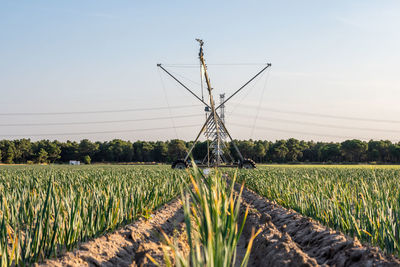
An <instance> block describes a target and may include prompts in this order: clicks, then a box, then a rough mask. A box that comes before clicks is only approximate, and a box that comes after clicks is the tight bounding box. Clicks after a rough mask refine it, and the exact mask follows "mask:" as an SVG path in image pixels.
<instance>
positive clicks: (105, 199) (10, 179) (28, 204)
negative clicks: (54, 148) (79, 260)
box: [0, 166, 182, 266]
mask: <svg viewBox="0 0 400 267" xmlns="http://www.w3.org/2000/svg"><path fill="white" fill-rule="evenodd" d="M179 175H181V173H180V172H177V171H172V170H170V169H169V168H167V167H137V166H135V167H132V166H100V167H90V166H81V167H67V166H64V167H63V166H50V167H49V166H32V167H16V166H9V167H2V168H1V169H0V193H1V194H0V260H1V266H8V265H11V264H20V265H29V264H30V263H32V262H36V261H39V260H42V259H44V258H47V257H52V256H57V255H59V253H60V252H62V251H65V250H70V249H72V248H73V247H74V246H75V245H76V244H77V243H78V242H81V241H85V240H87V239H88V238H92V237H96V236H99V235H101V234H104V233H105V232H108V231H112V230H114V229H115V228H117V227H118V226H121V225H124V224H127V223H129V222H132V221H133V220H135V219H137V218H138V217H140V216H144V217H148V216H150V214H151V212H152V211H153V210H154V209H156V208H157V207H159V206H160V205H162V204H164V203H166V202H167V201H169V200H171V199H172V198H174V197H175V196H176V195H177V194H178V193H179V192H180V188H181V183H182V179H181V178H180V177H178V176H179Z"/></svg>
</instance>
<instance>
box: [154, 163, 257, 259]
mask: <svg viewBox="0 0 400 267" xmlns="http://www.w3.org/2000/svg"><path fill="white" fill-rule="evenodd" d="M189 177H190V183H188V184H187V185H186V187H185V190H182V193H181V197H182V202H183V208H184V214H185V224H186V234H187V239H188V246H189V252H188V255H184V253H182V252H181V251H180V250H179V247H178V246H177V245H175V244H174V241H173V240H171V239H170V238H169V237H168V236H167V235H165V234H164V238H165V240H166V243H167V245H168V247H169V248H170V249H171V251H172V254H173V257H174V262H175V266H178V267H179V266H199V267H200V266H202V267H203V266H215V267H225V266H236V265H235V260H236V249H237V244H238V241H239V238H240V236H241V233H242V230H243V227H244V224H245V222H246V218H247V213H248V210H247V209H246V212H245V215H244V217H243V218H242V221H241V223H240V224H239V212H240V202H241V195H242V190H243V186H242V188H241V191H240V192H238V193H236V192H235V190H234V183H235V180H236V175H233V176H232V177H233V178H232V180H231V181H230V182H229V183H227V180H226V179H225V178H224V177H223V176H222V174H221V172H220V171H218V170H214V171H213V173H212V174H211V175H208V176H203V174H202V173H201V172H200V171H199V170H198V169H197V168H196V167H194V170H193V172H192V173H189ZM258 234H259V232H257V233H254V229H253V233H252V235H251V237H250V240H249V243H248V246H247V250H246V253H245V256H244V258H243V261H242V262H241V265H240V266H246V265H247V263H248V260H249V256H250V250H251V247H252V243H253V240H254V238H255V237H256V236H257V235H258ZM164 256H165V264H166V265H167V266H172V262H173V261H172V260H171V259H170V257H169V256H168V252H167V250H166V249H164ZM149 258H150V260H152V261H153V263H156V262H155V260H154V259H152V258H151V257H149ZM156 264H157V263H156Z"/></svg>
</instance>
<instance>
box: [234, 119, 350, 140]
mask: <svg viewBox="0 0 400 267" xmlns="http://www.w3.org/2000/svg"><path fill="white" fill-rule="evenodd" d="M230 124H231V125H234V126H238V127H244V128H249V127H251V125H244V124H238V123H230ZM257 129H259V130H267V131H275V132H282V133H291V134H293V133H295V134H304V135H311V136H320V137H334V138H343V139H358V138H357V137H352V136H341V135H330V134H317V133H310V132H302V131H288V130H284V129H278V128H271V127H257Z"/></svg>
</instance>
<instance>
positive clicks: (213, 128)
mask: <svg viewBox="0 0 400 267" xmlns="http://www.w3.org/2000/svg"><path fill="white" fill-rule="evenodd" d="M196 41H198V42H199V45H200V51H199V60H200V68H201V78H202V79H203V78H204V81H205V83H206V85H207V92H208V101H207V102H206V101H204V99H203V98H200V97H199V96H198V95H196V94H195V93H194V92H193V91H192V90H191V89H189V88H188V87H187V86H186V85H185V84H183V83H182V82H181V81H180V80H178V79H177V78H176V77H175V76H174V75H172V74H171V73H170V72H169V71H168V70H166V69H165V68H164V67H163V66H162V64H157V66H158V67H159V68H160V69H162V70H163V71H164V72H165V73H167V74H168V75H169V76H170V77H171V78H173V79H174V80H175V81H176V82H178V83H179V84H180V85H181V86H182V87H183V88H185V89H186V90H187V91H188V92H189V93H191V94H192V95H193V96H194V97H195V98H196V99H198V100H199V101H200V102H202V103H203V104H204V105H205V110H206V111H207V113H208V114H207V116H206V121H205V122H204V124H203V126H202V127H201V129H200V131H199V133H198V134H197V136H196V139H195V141H194V142H193V144H192V146H191V147H190V149H189V151H188V152H187V154H186V156H185V158H184V159H179V160H177V161H175V162H174V163H173V164H172V168H175V169H184V168H187V167H189V163H188V159H189V156H190V155H191V153H192V150H193V148H194V147H195V145H196V143H197V141H198V140H199V138H200V136H201V135H202V134H204V135H205V136H206V138H207V140H211V143H210V144H209V149H210V152H209V153H207V155H206V157H205V159H207V166H209V167H210V166H213V167H222V166H239V167H241V168H248V169H251V168H255V167H256V165H255V163H254V161H252V160H251V159H245V158H243V156H242V153H240V151H239V148H238V147H237V145H236V144H235V142H234V140H233V139H232V136H231V135H230V133H229V131H228V129H227V128H226V125H225V115H222V114H224V112H221V115H222V116H220V115H219V114H218V113H217V111H218V110H219V109H221V110H222V111H223V110H224V108H225V104H226V102H228V101H229V100H230V99H232V98H233V97H234V96H235V95H236V94H237V93H239V92H240V91H241V90H242V89H243V88H245V87H246V86H247V85H248V84H249V83H251V82H252V81H253V80H254V79H255V78H256V77H258V76H259V75H260V74H261V73H263V72H264V71H265V70H266V69H267V68H269V67H271V63H267V64H266V65H265V66H264V67H263V68H262V69H261V70H260V71H259V72H258V73H257V74H256V75H254V76H253V77H252V78H251V79H250V80H248V81H247V82H246V83H245V84H244V85H242V86H241V87H240V88H239V89H237V90H236V91H235V92H234V93H233V94H232V95H231V96H229V97H228V98H227V99H225V96H223V97H222V96H221V99H222V101H221V103H220V104H219V105H218V106H216V105H215V102H214V98H213V94H212V90H213V88H212V87H211V82H210V78H209V75H208V72H207V65H206V63H205V59H204V50H203V45H204V42H203V40H201V39H196ZM228 138H229V140H230V141H231V143H232V145H233V147H234V149H235V151H236V153H237V155H238V157H239V159H240V160H239V162H237V163H235V162H234V160H233V158H232V157H231V155H230V154H229V153H228V156H229V157H230V160H231V161H230V162H229V161H228V160H227V158H226V157H225V155H224V149H226V139H228ZM203 163H204V160H203Z"/></svg>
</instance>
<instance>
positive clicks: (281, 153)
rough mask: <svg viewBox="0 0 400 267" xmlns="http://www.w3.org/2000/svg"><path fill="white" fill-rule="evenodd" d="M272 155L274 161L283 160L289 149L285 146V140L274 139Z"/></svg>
mask: <svg viewBox="0 0 400 267" xmlns="http://www.w3.org/2000/svg"><path fill="white" fill-rule="evenodd" d="M271 151H272V157H273V159H274V161H275V162H284V161H285V159H286V155H287V154H288V153H289V149H288V148H287V146H286V141H285V140H279V141H276V142H275V143H274V144H273V145H272V149H271Z"/></svg>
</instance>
